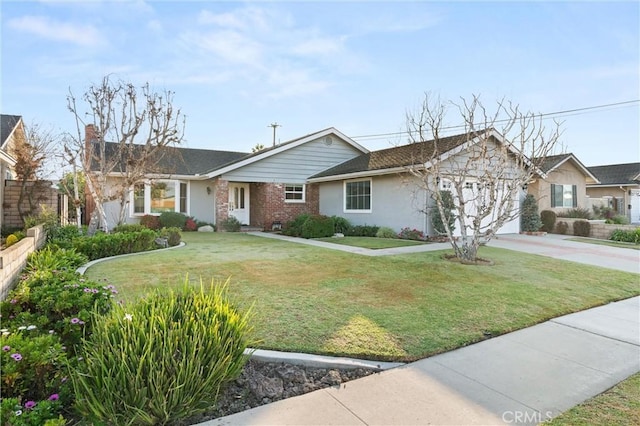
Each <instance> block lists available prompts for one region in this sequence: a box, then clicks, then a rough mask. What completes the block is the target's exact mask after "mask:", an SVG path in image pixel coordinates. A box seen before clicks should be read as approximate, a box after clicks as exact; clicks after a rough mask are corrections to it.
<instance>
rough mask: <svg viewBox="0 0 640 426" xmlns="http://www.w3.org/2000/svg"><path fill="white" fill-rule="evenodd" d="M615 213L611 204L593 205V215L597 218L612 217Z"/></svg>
mask: <svg viewBox="0 0 640 426" xmlns="http://www.w3.org/2000/svg"><path fill="white" fill-rule="evenodd" d="M614 215H615V213H614V211H613V209H612V208H611V207H609V206H593V216H594V217H595V218H596V219H611V218H612V217H613V216H614Z"/></svg>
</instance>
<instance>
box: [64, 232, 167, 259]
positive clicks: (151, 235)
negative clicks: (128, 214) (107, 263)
mask: <svg viewBox="0 0 640 426" xmlns="http://www.w3.org/2000/svg"><path fill="white" fill-rule="evenodd" d="M156 238H157V233H156V232H155V231H152V230H151V229H143V230H141V231H138V232H125V233H122V232H120V233H117V234H101V233H97V234H95V235H94V236H92V237H89V236H83V237H80V238H76V239H75V240H73V248H75V249H76V250H77V251H78V252H80V253H83V254H85V255H86V256H87V257H88V258H89V260H94V259H101V258H103V257H110V256H117V255H120V254H128V253H138V252H141V251H148V250H153V249H155V248H157V247H156V242H155V240H156Z"/></svg>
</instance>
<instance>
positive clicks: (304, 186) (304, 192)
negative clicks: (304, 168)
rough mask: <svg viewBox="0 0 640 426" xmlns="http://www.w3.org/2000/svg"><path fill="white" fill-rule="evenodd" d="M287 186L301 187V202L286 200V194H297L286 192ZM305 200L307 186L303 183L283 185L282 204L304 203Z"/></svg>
mask: <svg viewBox="0 0 640 426" xmlns="http://www.w3.org/2000/svg"><path fill="white" fill-rule="evenodd" d="M287 186H302V199H301V200H287V193H291V194H299V192H295V191H287ZM306 200H307V185H305V184H304V183H285V184H284V202H285V203H305V202H306Z"/></svg>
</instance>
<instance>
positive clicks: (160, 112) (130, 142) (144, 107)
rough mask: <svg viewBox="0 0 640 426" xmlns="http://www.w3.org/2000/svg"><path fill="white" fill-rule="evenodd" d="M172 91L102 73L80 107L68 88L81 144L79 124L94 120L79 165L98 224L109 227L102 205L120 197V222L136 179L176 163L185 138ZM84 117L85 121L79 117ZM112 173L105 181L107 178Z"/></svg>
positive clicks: (159, 172)
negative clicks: (96, 214) (157, 91)
mask: <svg viewBox="0 0 640 426" xmlns="http://www.w3.org/2000/svg"><path fill="white" fill-rule="evenodd" d="M173 95H174V94H173V92H170V91H164V92H162V93H156V92H153V91H151V89H150V88H149V84H148V83H147V84H145V85H143V86H142V87H136V86H134V85H133V84H132V83H126V82H123V81H115V82H112V81H111V80H110V79H109V77H108V76H107V77H104V78H103V79H102V82H101V83H100V84H98V85H92V86H91V87H89V89H88V90H87V92H86V93H85V94H84V95H83V96H82V100H83V101H84V102H85V103H86V105H87V106H88V109H89V111H88V112H87V113H86V114H85V113H83V112H81V111H80V110H79V108H78V105H77V101H76V98H75V97H74V95H73V93H71V91H70V92H69V95H68V96H67V104H68V108H69V110H70V111H71V113H73V115H74V116H75V119H76V130H77V132H78V138H77V141H76V146H77V145H78V144H80V145H82V144H81V141H82V140H83V138H82V133H81V131H82V130H83V129H86V126H87V124H91V125H93V129H94V131H95V135H94V136H95V137H94V138H93V140H89V141H85V144H84V146H83V149H82V150H81V162H80V163H81V166H82V169H83V171H84V174H85V179H86V183H87V189H88V192H89V194H88V195H90V196H91V197H92V198H93V200H94V201H95V206H96V211H97V212H98V216H99V220H100V224H101V227H102V228H103V229H104V230H107V214H106V209H105V204H106V203H107V202H109V201H118V202H119V204H120V208H119V214H118V218H117V222H118V223H122V222H124V220H125V217H126V211H127V206H128V203H129V193H130V191H131V190H132V188H133V187H134V185H135V184H137V183H140V182H141V181H143V180H144V179H145V178H149V177H150V176H153V175H163V176H168V175H170V174H171V173H172V170H171V167H172V166H171V164H173V165H174V166H175V164H176V158H175V157H176V155H177V152H176V150H173V149H171V148H173V147H175V146H177V145H179V144H180V143H181V142H182V139H183V131H184V121H185V118H184V115H183V114H182V113H181V111H180V109H176V108H174V106H173ZM85 116H88V117H89V119H88V120H86V121H85V119H84V118H83V117H85ZM108 177H112V179H110V180H109V183H108V184H107V178H108Z"/></svg>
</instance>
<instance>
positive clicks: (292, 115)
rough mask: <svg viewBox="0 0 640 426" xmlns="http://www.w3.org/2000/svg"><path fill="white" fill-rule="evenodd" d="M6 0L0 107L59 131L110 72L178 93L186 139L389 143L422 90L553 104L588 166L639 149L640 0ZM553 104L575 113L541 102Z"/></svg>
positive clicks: (565, 147)
mask: <svg viewBox="0 0 640 426" xmlns="http://www.w3.org/2000/svg"><path fill="white" fill-rule="evenodd" d="M0 7H1V9H0V12H1V13H0V14H1V18H0V19H1V21H0V24H1V33H0V35H1V50H0V54H1V74H0V79H1V95H0V102H1V103H0V109H1V111H2V113H3V114H14V115H22V116H23V118H24V120H25V123H27V124H33V123H38V124H40V125H44V126H50V127H52V128H55V129H56V130H57V131H60V132H73V131H74V129H75V122H74V117H73V115H72V114H71V113H70V112H69V111H68V110H67V101H66V98H67V96H68V94H69V92H70V91H71V93H73V94H74V95H75V96H76V98H81V96H82V94H83V93H84V92H86V91H87V89H88V88H89V87H90V86H91V85H92V84H99V83H100V81H101V80H102V78H103V77H104V76H106V75H109V76H110V78H111V79H116V80H117V79H120V80H123V81H126V82H131V83H133V84H135V85H138V86H141V85H142V84H144V83H147V82H148V83H149V84H150V85H151V87H152V89H153V90H154V91H157V92H162V91H164V90H170V91H172V92H174V99H173V104H174V107H177V108H180V109H181V111H182V113H183V114H184V115H185V117H186V125H185V128H184V146H186V147H190V148H203V149H218V150H230V151H247V152H250V151H251V148H252V147H254V146H255V145H256V144H263V145H266V146H270V145H271V142H272V137H273V129H272V127H269V126H270V124H272V123H278V124H279V125H280V127H277V130H276V139H277V141H278V142H285V141H287V140H290V139H294V138H297V137H300V136H303V135H306V134H309V133H313V132H315V131H318V130H321V129H325V128H327V127H335V128H337V129H338V130H340V131H341V132H342V133H344V134H346V135H347V136H350V137H352V138H354V140H356V142H358V143H360V144H361V145H363V146H364V147H365V148H367V149H370V150H376V149H383V148H389V147H391V146H395V145H398V144H403V143H406V142H407V138H406V134H403V133H402V132H403V131H404V130H406V117H407V113H410V114H415V113H417V112H419V109H420V106H421V104H422V101H423V100H424V96H425V93H429V94H430V96H435V97H438V98H440V99H441V100H442V101H444V102H448V101H452V102H455V103H459V102H460V101H461V99H470V98H471V97H472V96H474V95H476V96H480V99H481V101H482V102H483V104H484V106H485V107H486V108H487V110H488V111H490V112H492V111H495V109H496V105H497V102H498V101H500V100H501V99H503V100H506V101H509V102H512V103H514V104H516V105H519V108H520V110H522V111H525V112H532V113H535V114H550V115H545V116H544V117H545V119H544V120H543V124H544V125H545V127H547V129H550V128H552V127H553V123H554V121H553V119H554V118H555V119H556V120H558V121H560V122H561V127H560V129H561V131H562V136H561V138H560V141H559V145H558V150H557V151H556V152H557V153H559V152H573V153H574V154H575V155H576V156H577V157H578V159H579V160H581V161H582V162H583V163H584V164H585V165H586V166H594V165H603V164H615V163H628V162H638V161H640V101H639V100H640V3H638V2H636V1H627V2H580V1H572V2H562V1H553V2H541V1H536V2H481V1H475V2H431V1H422V2H417V1H412V2H382V1H350V2H346V1H331V2H308V1H304V2H303V1H288V2H275V1H273V2H272V1H261V2H220V1H193V2H188V1H180V2H178V1H142V0H139V1H126V0H121V1H87V2H78V1H64V2H57V1H51V0H46V1H44V0H43V1H38V2H35V1H6V0H2V2H1V5H0ZM612 104H618V105H612ZM603 105H609V106H604V107H602V106H603ZM592 107H594V108H592ZM80 108H81V109H83V108H84V110H86V109H87V107H86V105H83V104H80ZM583 108H590V109H584V110H582V109H583ZM574 110H579V111H574ZM562 111H573V112H566V113H562V114H555V115H554V114H551V113H556V112H562ZM460 124H462V118H461V117H460V115H459V113H458V112H457V109H456V108H455V107H454V106H451V107H450V108H449V109H448V114H447V116H446V120H445V125H447V126H451V127H454V129H452V130H450V132H451V133H460V131H459V130H456V129H455V126H457V125H460ZM371 135H373V136H371ZM365 136H366V137H365Z"/></svg>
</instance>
